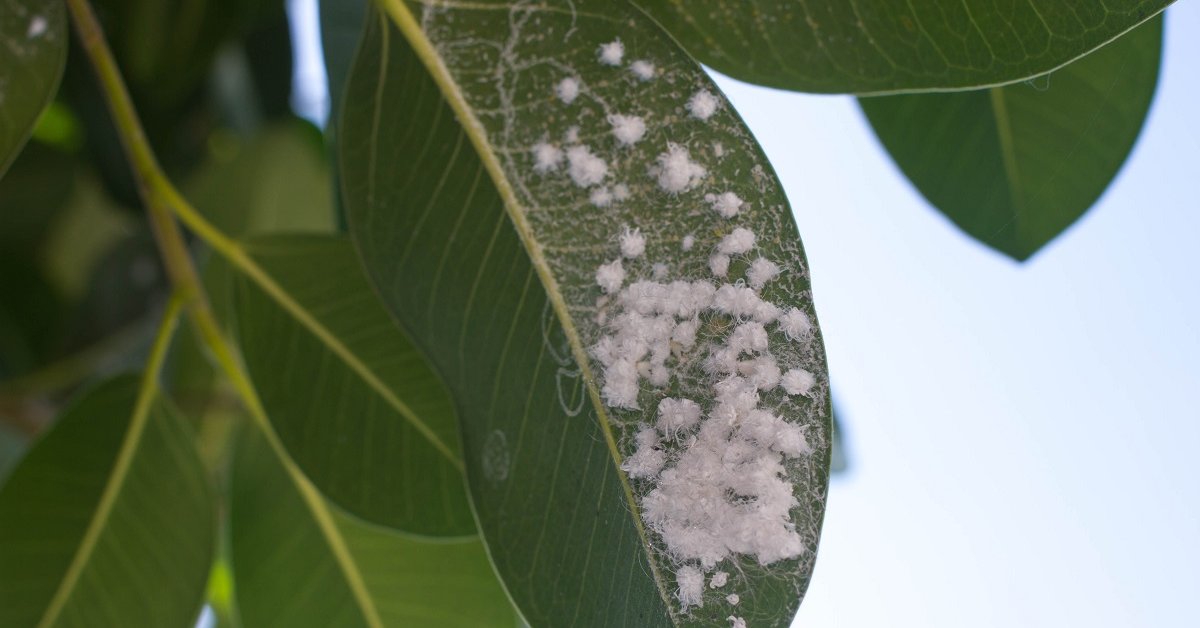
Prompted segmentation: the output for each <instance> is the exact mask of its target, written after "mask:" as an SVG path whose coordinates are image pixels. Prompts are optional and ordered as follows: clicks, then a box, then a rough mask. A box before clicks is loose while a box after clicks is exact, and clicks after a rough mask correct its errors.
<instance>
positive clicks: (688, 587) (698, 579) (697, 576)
mask: <svg viewBox="0 0 1200 628" xmlns="http://www.w3.org/2000/svg"><path fill="white" fill-rule="evenodd" d="M675 582H676V583H678V584H679V589H678V590H677V591H676V592H675V596H676V597H678V598H679V604H680V606H682V607H683V608H684V610H687V609H688V607H691V606H704V573H703V572H701V571H700V570H699V569H696V568H695V567H693V566H691V565H684V566H683V567H680V568H679V571H677V572H675Z"/></svg>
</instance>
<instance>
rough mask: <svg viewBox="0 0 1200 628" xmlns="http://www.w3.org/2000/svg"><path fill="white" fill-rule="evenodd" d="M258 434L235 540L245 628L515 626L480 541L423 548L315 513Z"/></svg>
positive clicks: (247, 461)
mask: <svg viewBox="0 0 1200 628" xmlns="http://www.w3.org/2000/svg"><path fill="white" fill-rule="evenodd" d="M302 490H308V491H312V488H311V487H307V488H305V487H299V486H297V485H296V483H295V477H294V476H291V475H289V474H288V473H287V472H286V470H285V469H284V467H283V466H282V465H281V463H280V459H279V458H278V457H277V456H276V454H275V452H274V451H273V450H272V449H271V448H270V447H269V446H268V444H267V443H266V441H265V439H263V438H262V437H261V436H260V435H259V434H258V433H257V432H253V431H251V430H245V433H244V434H243V435H242V438H241V440H240V442H239V444H238V448H237V453H236V455H235V462H234V472H233V479H232V498H231V505H230V507H231V513H230V521H231V528H230V535H231V546H232V562H233V575H234V582H235V583H236V587H237V597H238V607H239V611H240V612H241V616H242V621H243V623H244V625H246V626H255V627H266V626H280V627H286V628H303V627H308V626H313V627H314V628H315V627H323V626H338V627H339V628H351V627H354V626H373V627H382V626H396V627H406V626H429V627H435V626H436V627H440V626H458V627H462V628H476V627H479V628H484V627H490V626H512V625H513V624H514V619H513V616H514V613H513V610H512V606H511V605H510V604H509V602H508V599H507V598H506V597H505V596H504V590H503V589H502V588H501V587H500V583H499V581H497V580H496V577H495V574H493V572H492V569H491V566H490V565H489V564H488V561H487V555H486V554H485V553H484V551H483V545H482V543H480V542H479V540H478V538H468V539H462V540H455V541H422V540H418V539H415V538H413V537H409V536H405V535H403V534H400V533H397V532H395V531H391V530H386V529H383V528H378V527H374V526H371V525H368V524H365V523H362V522H361V521H358V520H355V519H353V518H351V517H349V516H347V515H345V514H343V513H341V512H339V511H338V510H336V509H334V508H332V507H329V506H326V505H325V502H324V501H323V500H320V498H319V497H317V498H316V499H317V500H319V501H318V502H316V503H317V504H319V505H318V506H316V508H318V509H320V512H314V511H313V510H312V507H310V506H309V505H308V504H307V503H306V501H305V497H304V495H302V493H301V491H302Z"/></svg>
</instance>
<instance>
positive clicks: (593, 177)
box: [567, 145, 608, 188]
mask: <svg viewBox="0 0 1200 628" xmlns="http://www.w3.org/2000/svg"><path fill="white" fill-rule="evenodd" d="M567 163H568V164H569V166H570V167H569V172H570V174H571V180H572V181H574V182H575V185H577V186H579V187H581V188H586V187H591V186H593V185H596V184H598V183H600V182H601V181H603V180H604V177H605V176H607V175H608V163H607V162H605V161H604V160H603V159H601V158H599V157H597V156H595V155H593V154H592V151H591V149H589V148H588V147H587V146H582V145H577V146H572V147H570V148H568V149H567Z"/></svg>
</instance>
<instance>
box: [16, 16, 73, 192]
mask: <svg viewBox="0 0 1200 628" xmlns="http://www.w3.org/2000/svg"><path fill="white" fill-rule="evenodd" d="M66 61H67V15H66V8H65V6H64V4H63V2H61V0H0V176H4V172H5V171H6V170H8V166H9V165H10V164H12V161H13V160H14V159H16V157H17V153H19V152H21V147H22V146H24V145H25V140H27V139H28V138H29V133H30V132H31V131H32V130H33V125H34V124H35V123H36V122H37V119H38V116H39V115H41V113H42V110H43V109H45V108H46V105H47V104H49V102H50V100H51V99H52V98H54V92H55V91H56V90H57V89H58V82H59V80H60V79H61V78H62V71H63V67H64V66H65V64H66Z"/></svg>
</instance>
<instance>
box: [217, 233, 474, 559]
mask: <svg viewBox="0 0 1200 628" xmlns="http://www.w3.org/2000/svg"><path fill="white" fill-rule="evenodd" d="M245 246H246V251H247V254H248V255H249V256H250V257H251V258H252V259H254V260H255V262H257V263H258V264H259V266H260V267H261V268H262V270H263V272H265V273H266V274H267V275H269V276H270V277H271V278H273V280H274V281H275V282H276V284H277V285H278V287H279V289H280V290H281V291H283V292H284V293H285V294H286V295H287V297H288V299H289V301H288V304H287V305H284V304H283V303H282V302H281V301H279V300H278V299H277V298H276V297H275V295H272V294H270V293H268V292H267V291H264V290H263V288H262V287H261V285H259V284H257V283H255V282H254V281H253V280H251V279H249V278H247V277H245V276H240V277H239V278H238V279H237V291H236V296H237V298H236V312H237V328H238V335H239V337H240V340H241V347H242V352H243V354H244V356H245V360H246V365H247V367H248V368H249V370H250V375H251V378H252V379H253V380H254V383H255V386H256V387H257V388H258V391H259V394H260V396H261V397H262V402H263V405H265V406H266V410H267V414H268V415H269V416H270V417H271V421H272V423H273V425H274V426H275V430H276V432H277V433H278V434H279V437H280V439H281V440H282V441H283V443H284V445H285V446H286V447H287V449H288V451H289V453H290V454H291V456H292V458H294V459H295V460H296V462H297V464H299V465H300V467H301V468H302V469H303V470H304V472H305V473H306V474H307V475H308V476H309V478H311V479H312V481H313V483H314V484H316V485H317V487H318V488H320V489H321V491H322V492H323V493H324V494H325V495H326V496H328V497H329V498H330V499H331V500H332V501H333V502H334V503H337V504H338V505H340V506H342V507H344V508H345V509H346V510H348V511H350V512H351V513H354V514H355V515H358V516H360V517H362V518H364V519H366V520H368V521H372V522H375V523H379V524H383V525H387V526H390V527H395V528H400V529H402V530H406V531H408V532H412V533H418V534H427V535H435V536H463V535H471V534H474V533H475V521H474V519H473V518H472V516H471V511H470V507H469V505H468V504H467V497H466V489H465V487H464V485H463V479H462V471H461V469H462V459H461V456H460V453H459V442H458V441H459V439H458V428H457V425H456V424H455V417H454V409H453V407H452V405H451V402H450V399H449V397H448V396H447V393H446V390H445V387H444V386H443V385H442V384H441V382H439V381H438V379H437V377H436V376H435V375H434V374H433V372H432V371H431V370H430V369H429V367H428V366H427V365H426V362H425V360H424V359H423V358H422V357H421V355H420V354H419V353H417V351H416V350H415V349H414V348H413V346H412V344H411V343H410V342H409V340H408V339H407V338H406V337H405V335H404V333H403V332H401V331H400V329H399V328H398V327H397V326H396V324H395V323H394V322H392V319H391V317H389V316H388V313H387V311H386V310H385V309H384V308H383V306H382V304H380V303H379V299H378V297H377V296H376V295H375V293H374V292H373V291H372V290H371V287H370V285H369V284H368V283H367V279H366V277H365V276H364V275H363V272H362V269H361V266H360V263H359V261H358V259H357V258H356V257H355V255H354V249H353V248H352V247H351V245H350V242H349V240H347V239H345V238H335V237H331V236H277V237H270V238H261V239H257V240H252V241H251V242H249V243H248V244H246V245H245Z"/></svg>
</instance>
